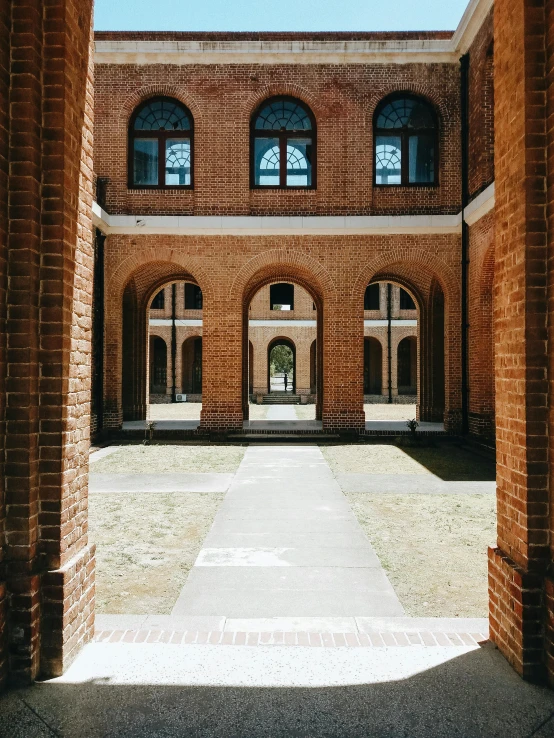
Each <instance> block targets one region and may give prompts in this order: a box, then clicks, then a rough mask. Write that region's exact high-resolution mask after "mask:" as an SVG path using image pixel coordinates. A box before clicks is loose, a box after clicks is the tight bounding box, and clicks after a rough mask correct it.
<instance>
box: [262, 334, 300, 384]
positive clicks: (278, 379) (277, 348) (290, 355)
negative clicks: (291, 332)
mask: <svg viewBox="0 0 554 738" xmlns="http://www.w3.org/2000/svg"><path fill="white" fill-rule="evenodd" d="M267 371H268V378H267V383H268V387H269V393H270V394H273V395H279V394H280V395H291V396H292V395H295V394H296V346H295V345H294V343H293V342H292V341H290V340H289V339H288V338H275V339H273V340H272V341H271V342H270V343H269V345H268V347H267Z"/></svg>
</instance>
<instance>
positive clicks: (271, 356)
mask: <svg viewBox="0 0 554 738" xmlns="http://www.w3.org/2000/svg"><path fill="white" fill-rule="evenodd" d="M243 315H244V323H243V325H244V332H243V336H244V339H243V417H244V420H245V422H247V421H249V420H252V422H254V423H259V422H262V421H266V420H281V419H283V420H285V419H286V420H287V421H292V422H296V421H301V422H314V421H315V420H317V421H318V422H319V421H320V420H321V411H322V404H321V398H322V382H321V376H322V371H321V369H322V365H323V359H322V355H321V349H320V347H321V344H322V341H320V340H319V336H320V335H322V333H321V331H322V325H321V315H322V299H321V294H320V292H319V290H316V289H314V288H313V287H312V285H311V284H310V282H309V281H308V279H304V277H303V276H302V275H298V276H297V275H296V274H295V273H293V271H292V269H291V270H289V269H283V271H282V272H281V273H279V271H278V270H277V269H275V268H274V269H273V270H270V269H267V272H266V271H265V270H263V272H262V273H260V274H259V275H257V277H256V278H254V279H253V280H252V281H251V283H250V284H249V285H248V287H247V289H246V292H245V298H244V314H243ZM316 339H318V340H317V341H316ZM285 380H286V388H285ZM250 403H252V404H254V405H257V406H268V407H267V408H263V407H262V408H260V407H258V408H257V409H256V410H252V416H251V414H250ZM278 404H279V405H287V406H290V407H289V410H287V411H285V410H284V409H282V410H280V411H277V410H275V409H274V408H272V407H271V406H275V405H278ZM300 405H302V406H304V407H302V409H300V407H299V406H300Z"/></svg>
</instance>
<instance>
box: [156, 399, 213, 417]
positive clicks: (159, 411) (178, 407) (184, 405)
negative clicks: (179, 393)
mask: <svg viewBox="0 0 554 738" xmlns="http://www.w3.org/2000/svg"><path fill="white" fill-rule="evenodd" d="M201 410H202V403H201V402H172V403H167V404H165V403H163V404H162V403H160V404H157V403H156V404H154V405H150V416H149V417H150V420H200V411H201Z"/></svg>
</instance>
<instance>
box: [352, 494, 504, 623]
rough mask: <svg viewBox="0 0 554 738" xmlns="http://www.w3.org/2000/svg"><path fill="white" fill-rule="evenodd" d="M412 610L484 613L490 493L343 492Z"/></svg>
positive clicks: (492, 511)
mask: <svg viewBox="0 0 554 738" xmlns="http://www.w3.org/2000/svg"><path fill="white" fill-rule="evenodd" d="M346 496H347V498H348V499H349V501H350V503H351V505H352V508H353V510H354V513H355V514H356V516H357V518H358V521H359V522H360V525H361V526H362V528H363V529H364V531H365V533H366V534H367V536H368V538H369V539H370V541H371V543H372V545H373V547H374V548H375V551H376V553H377V555H378V556H379V559H380V560H381V564H382V565H383V567H384V569H385V571H386V572H387V575H388V577H389V579H390V581H391V583H392V585H393V587H394V589H395V591H396V594H397V595H398V597H399V599H400V601H401V602H402V604H403V606H404V608H405V610H406V613H407V614H408V615H410V616H412V617H479V618H481V617H487V613H488V596H487V546H488V545H490V544H491V543H492V542H494V540H495V538H496V500H495V497H494V495H369V494H363V493H357V492H356V493H347V495H346Z"/></svg>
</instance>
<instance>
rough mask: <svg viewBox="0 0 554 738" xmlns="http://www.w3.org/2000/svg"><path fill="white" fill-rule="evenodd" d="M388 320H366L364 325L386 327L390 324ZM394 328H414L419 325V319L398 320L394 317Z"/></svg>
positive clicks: (367, 326) (392, 324)
mask: <svg viewBox="0 0 554 738" xmlns="http://www.w3.org/2000/svg"><path fill="white" fill-rule="evenodd" d="M388 324H389V321H388V320H364V326H365V327H366V328H384V327H386V326H388ZM391 326H392V328H405V327H410V328H413V327H415V326H417V320H398V319H395V318H393V319H392V320H391Z"/></svg>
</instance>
